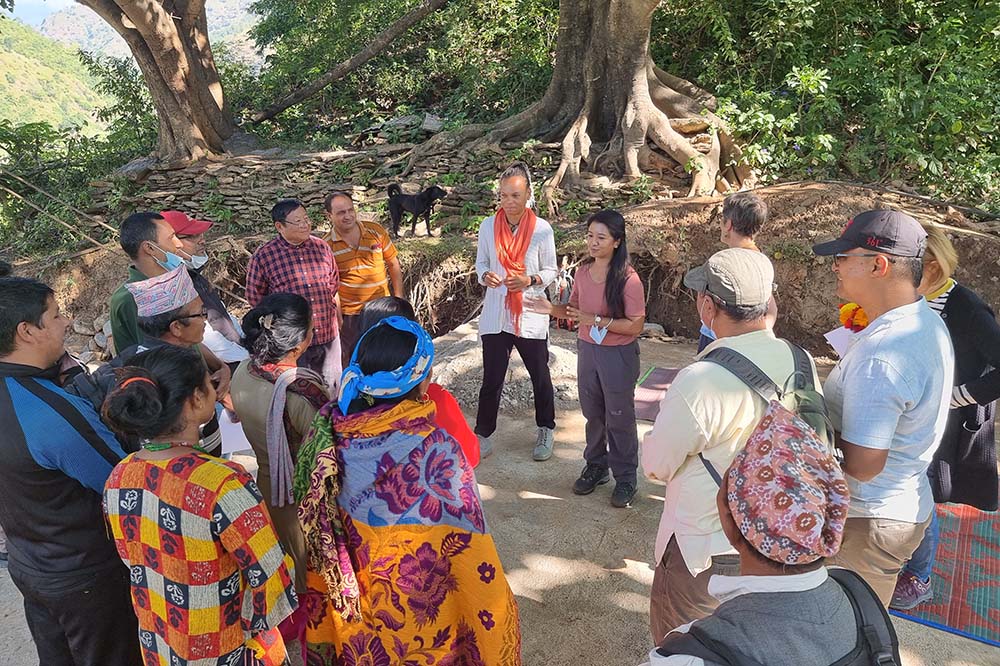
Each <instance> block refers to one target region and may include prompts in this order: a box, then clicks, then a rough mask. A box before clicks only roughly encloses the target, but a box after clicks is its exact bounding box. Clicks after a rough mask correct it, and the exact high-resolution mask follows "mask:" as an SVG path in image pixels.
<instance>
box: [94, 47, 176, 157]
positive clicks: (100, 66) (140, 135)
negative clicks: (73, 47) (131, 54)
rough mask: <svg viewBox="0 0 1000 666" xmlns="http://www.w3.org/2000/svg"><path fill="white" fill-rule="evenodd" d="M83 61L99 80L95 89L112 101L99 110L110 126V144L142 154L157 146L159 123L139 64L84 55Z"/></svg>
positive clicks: (99, 117) (127, 60) (96, 79)
mask: <svg viewBox="0 0 1000 666" xmlns="http://www.w3.org/2000/svg"><path fill="white" fill-rule="evenodd" d="M80 62H82V63H83V64H84V66H85V67H86V68H87V71H88V72H89V73H90V75H91V76H93V77H94V80H95V82H96V83H95V86H94V87H95V89H96V90H97V91H98V92H99V93H101V94H102V95H104V96H105V97H106V98H107V99H109V100H111V102H110V103H109V104H108V105H106V106H103V107H101V108H100V109H98V110H97V118H98V119H99V120H101V121H102V122H104V123H105V124H106V125H107V128H108V130H107V139H108V142H109V143H113V144H115V145H118V146H120V147H121V148H122V149H123V150H124V151H128V152H131V153H134V154H142V153H147V152H149V151H151V150H152V149H153V148H154V147H155V146H156V132H157V120H156V112H155V111H154V110H153V101H152V99H150V96H149V89H148V88H147V87H146V82H145V81H144V80H143V78H142V73H141V72H140V71H139V68H138V67H137V66H136V64H135V61H133V60H131V59H127V58H115V57H112V56H103V57H102V56H96V55H93V54H90V53H86V52H83V51H81V52H80Z"/></svg>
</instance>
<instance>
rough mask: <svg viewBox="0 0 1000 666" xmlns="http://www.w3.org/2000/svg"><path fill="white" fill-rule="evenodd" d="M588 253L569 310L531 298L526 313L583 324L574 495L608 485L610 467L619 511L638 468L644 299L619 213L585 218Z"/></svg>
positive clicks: (631, 492) (579, 339) (628, 499)
mask: <svg viewBox="0 0 1000 666" xmlns="http://www.w3.org/2000/svg"><path fill="white" fill-rule="evenodd" d="M587 250H588V252H589V253H590V259H589V260H588V261H587V262H586V263H584V264H583V266H581V267H580V269H579V270H577V272H576V280H575V281H574V283H573V292H572V293H571V294H570V298H569V304H568V305H553V304H552V303H550V302H549V301H548V300H546V299H544V298H535V299H531V300H530V301H529V303H528V307H529V308H531V309H533V310H534V311H535V312H541V313H545V314H552V315H555V316H556V317H558V318H560V319H574V320H576V321H578V322H579V323H580V326H579V330H578V334H577V335H578V337H577V352H578V355H577V382H578V384H579V393H580V406H581V408H582V410H583V416H584V418H586V419H587V447H586V449H585V450H584V452H583V457H584V459H585V460H586V463H587V464H586V466H585V467H584V468H583V472H582V473H581V474H580V478H579V479H577V480H576V483H574V484H573V492H574V493H576V494H577V495H588V494H590V493H592V492H593V491H594V488H596V487H597V486H599V485H601V484H604V483H607V482H608V481H609V480H610V477H609V474H608V468H609V467H610V468H611V472H612V473H613V474H614V477H615V489H614V492H613V493H612V494H611V504H612V505H613V506H616V507H619V508H623V507H627V506H629V505H630V504H631V503H632V499H633V498H634V497H635V492H636V469H637V468H638V466H639V435H638V433H637V432H636V426H635V402H634V399H633V393H634V390H635V382H636V381H637V380H638V379H639V343H638V341H637V340H638V337H639V334H640V333H642V326H643V324H644V323H645V322H646V297H645V294H644V292H643V288H642V280H640V279H639V275H638V274H637V273H636V272H635V269H633V268H632V266H631V265H630V263H629V258H628V246H627V245H626V243H625V218H623V217H622V216H621V214H620V213H619V212H618V211H614V210H602V211H600V212H597V213H594V214H593V215H591V216H590V217H589V218H588V219H587Z"/></svg>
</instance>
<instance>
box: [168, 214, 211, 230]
mask: <svg viewBox="0 0 1000 666" xmlns="http://www.w3.org/2000/svg"><path fill="white" fill-rule="evenodd" d="M160 215H161V216H163V219H164V220H166V221H167V222H169V223H170V226H171V227H173V228H174V233H175V234H182V235H184V236H197V235H198V234H203V233H205V232H206V231H208V230H209V229H211V228H212V223H211V222H206V221H205V220H195V219H194V218H190V217H188V216H187V213H182V212H181V211H179V210H165V211H163V212H161V213H160Z"/></svg>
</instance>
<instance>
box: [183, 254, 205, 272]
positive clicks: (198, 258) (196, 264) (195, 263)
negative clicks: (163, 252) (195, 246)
mask: <svg viewBox="0 0 1000 666" xmlns="http://www.w3.org/2000/svg"><path fill="white" fill-rule="evenodd" d="M189 256H190V257H191V258H190V259H185V260H184V263H185V264H187V265H188V266H190V267H191V268H193V269H195V270H198V269H199V268H201V267H202V266H204V265H205V264H207V263H208V255H205V254H192V255H189Z"/></svg>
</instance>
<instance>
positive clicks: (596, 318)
mask: <svg viewBox="0 0 1000 666" xmlns="http://www.w3.org/2000/svg"><path fill="white" fill-rule="evenodd" d="M600 325H601V315H594V326H600Z"/></svg>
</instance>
